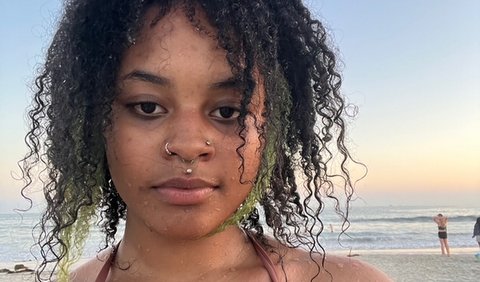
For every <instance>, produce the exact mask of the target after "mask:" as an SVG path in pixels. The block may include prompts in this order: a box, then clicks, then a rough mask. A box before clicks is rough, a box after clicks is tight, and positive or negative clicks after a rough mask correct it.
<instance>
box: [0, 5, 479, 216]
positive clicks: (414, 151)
mask: <svg viewBox="0 0 480 282" xmlns="http://www.w3.org/2000/svg"><path fill="white" fill-rule="evenodd" d="M59 3H60V1H57V0H55V1H54V0H32V1H8V2H7V1H0V23H1V25H0V38H1V39H0V86H1V90H0V95H1V96H0V148H1V152H2V155H1V158H0V191H1V193H2V194H1V195H2V197H1V198H0V212H9V211H11V210H12V209H13V208H15V207H22V206H24V205H25V202H24V201H22V200H21V197H20V196H19V189H20V187H21V186H22V183H21V182H20V181H15V180H14V179H13V177H12V176H15V175H18V174H19V170H18V169H17V165H16V162H17V161H18V160H19V159H20V158H21V157H22V156H23V155H24V153H25V152H26V146H25V145H24V142H23V136H24V134H25V130H26V124H25V108H26V107H27V105H28V100H29V95H30V93H31V91H30V90H29V87H30V86H31V85H32V81H33V79H34V69H35V68H36V67H38V64H40V63H41V62H42V60H43V56H44V52H45V50H46V47H47V46H48V43H49V41H50V38H51V35H52V33H53V30H54V23H55V18H56V17H57V16H58V13H59V8H60V4H59ZM306 3H308V5H309V6H310V7H312V10H313V13H314V14H315V16H316V17H318V18H320V19H321V20H322V21H324V23H325V25H326V27H327V29H328V30H329V32H330V33H331V35H332V40H333V42H334V45H335V46H336V47H338V53H339V56H340V59H341V61H342V73H343V76H344V84H343V94H344V95H345V96H347V97H348V100H349V102H351V103H353V104H355V105H357V106H358V114H357V116H356V117H355V118H354V119H352V120H349V132H350V135H349V141H348V144H349V146H350V147H351V149H352V152H353V154H354V155H355V156H356V158H357V159H359V160H360V161H362V162H363V163H365V164H366V165H367V166H368V170H369V172H368V176H367V177H366V178H365V179H364V180H362V181H361V182H360V183H359V184H358V187H357V193H358V194H359V196H361V197H362V199H363V201H362V203H366V204H371V205H390V204H399V205H438V206H441V205H455V206H462V205H465V206H477V207H478V206H479V204H478V199H480V36H478V34H479V30H480V17H479V16H478V11H480V1H476V0H462V1H454V0H451V1H446V0H424V1H417V0H404V1H383V0H375V1H374V0H364V1H354V0H349V1H347V0H328V1H326V0H309V1H306Z"/></svg>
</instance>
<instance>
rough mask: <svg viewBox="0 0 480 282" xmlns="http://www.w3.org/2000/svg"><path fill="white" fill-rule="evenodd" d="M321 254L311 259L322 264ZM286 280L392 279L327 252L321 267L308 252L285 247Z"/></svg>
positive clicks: (377, 270)
mask: <svg viewBox="0 0 480 282" xmlns="http://www.w3.org/2000/svg"><path fill="white" fill-rule="evenodd" d="M322 258H323V256H322V255H321V254H314V255H313V259H314V260H315V261H316V262H317V263H318V265H320V266H322ZM282 261H283V266H284V269H285V272H286V274H287V278H288V281H311V279H312V278H313V277H315V279H313V281H316V282H320V281H322V282H323V281H369V282H370V281H392V280H391V279H390V278H389V277H388V276H387V275H386V274H385V273H383V272H382V271H380V270H379V269H377V268H375V267H374V266H372V265H370V264H368V263H366V262H363V261H360V260H357V259H353V258H349V257H343V256H337V255H330V254H327V255H326V256H325V262H324V265H323V267H321V268H320V270H319V268H318V265H317V264H316V263H315V262H314V261H313V260H312V258H311V257H310V253H308V252H306V251H304V250H299V249H287V251H286V253H285V256H284V257H283V259H282ZM317 273H318V275H317Z"/></svg>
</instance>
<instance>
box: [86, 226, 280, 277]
mask: <svg viewBox="0 0 480 282" xmlns="http://www.w3.org/2000/svg"><path fill="white" fill-rule="evenodd" d="M245 233H246V234H247V236H248V238H249V239H250V242H252V245H253V247H254V248H255V252H256V253H257V255H258V256H259V258H260V260H261V261H262V263H263V267H265V270H266V271H267V272H268V275H269V276H270V280H271V281H272V282H278V281H279V280H278V276H277V272H276V271H275V265H274V263H273V262H272V260H271V259H270V257H269V256H268V254H267V252H266V251H265V250H264V249H263V247H262V246H261V245H260V243H259V242H258V241H257V240H256V239H255V238H254V237H253V236H252V235H251V234H250V233H249V232H245ZM119 244H120V243H118V244H117V245H116V246H114V247H113V250H112V252H111V253H110V255H109V256H108V258H107V259H106V260H105V263H104V264H103V266H102V269H100V272H99V273H98V276H97V279H95V282H105V281H106V280H107V276H108V273H109V272H110V266H111V265H112V263H113V260H114V259H115V255H116V253H117V249H118V245H119Z"/></svg>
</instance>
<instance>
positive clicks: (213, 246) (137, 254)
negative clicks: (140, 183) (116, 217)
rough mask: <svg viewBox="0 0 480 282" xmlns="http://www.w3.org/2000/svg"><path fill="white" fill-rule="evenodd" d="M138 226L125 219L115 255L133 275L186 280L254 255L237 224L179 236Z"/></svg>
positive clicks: (117, 261) (117, 260)
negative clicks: (196, 235) (208, 232)
mask: <svg viewBox="0 0 480 282" xmlns="http://www.w3.org/2000/svg"><path fill="white" fill-rule="evenodd" d="M136 227H138V226H136ZM138 230H142V229H139V228H134V226H132V224H130V225H129V224H128V220H127V225H126V228H125V234H124V238H123V240H122V242H121V244H120V246H119V249H118V252H117V255H116V258H115V261H116V265H117V266H118V267H119V268H121V269H127V272H130V273H137V274H136V275H138V273H142V274H146V275H148V276H153V277H178V276H179V275H183V276H184V278H185V280H191V279H192V278H193V277H192V276H191V275H198V274H201V273H207V272H211V271H212V270H222V269H223V270H227V269H232V268H237V267H238V266H239V265H238V263H239V262H245V263H247V262H248V258H251V257H252V256H253V257H256V255H255V250H254V249H253V248H252V246H251V244H250V243H249V240H248V238H247V237H246V235H245V233H244V232H243V231H242V230H241V229H240V228H239V227H237V226H230V227H228V228H226V229H225V230H224V231H222V232H219V233H216V234H213V235H210V236H203V237H200V238H181V239H178V238H177V237H168V236H166V235H165V234H159V233H157V232H155V231H153V230H150V229H148V228H147V229H143V230H142V231H143V232H138ZM145 230H147V231H145ZM187 272H188V273H187ZM124 274H125V273H124ZM190 274H191V275H190ZM189 275H190V276H189ZM187 277H188V279H187Z"/></svg>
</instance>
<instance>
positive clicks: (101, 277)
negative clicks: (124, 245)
mask: <svg viewBox="0 0 480 282" xmlns="http://www.w3.org/2000/svg"><path fill="white" fill-rule="evenodd" d="M119 245H120V242H118V244H117V245H115V246H113V249H112V251H111V252H110V255H109V256H108V258H107V260H105V262H104V264H103V266H102V269H100V272H99V273H98V276H97V279H95V282H105V281H107V277H108V273H109V272H110V268H111V266H112V264H113V261H114V260H115V256H116V254H117V249H118V246H119Z"/></svg>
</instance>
